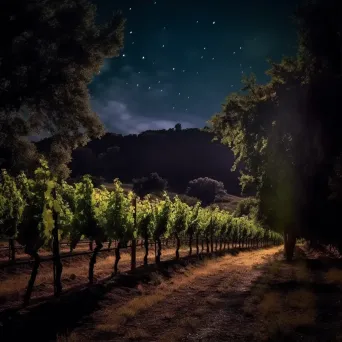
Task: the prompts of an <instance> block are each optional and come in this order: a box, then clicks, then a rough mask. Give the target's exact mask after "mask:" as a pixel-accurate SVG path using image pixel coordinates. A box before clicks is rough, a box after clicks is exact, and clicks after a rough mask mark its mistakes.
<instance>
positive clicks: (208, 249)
mask: <svg viewBox="0 0 342 342" xmlns="http://www.w3.org/2000/svg"><path fill="white" fill-rule="evenodd" d="M206 240H207V253H208V254H209V253H210V246H209V242H210V241H209V239H208V238H206Z"/></svg>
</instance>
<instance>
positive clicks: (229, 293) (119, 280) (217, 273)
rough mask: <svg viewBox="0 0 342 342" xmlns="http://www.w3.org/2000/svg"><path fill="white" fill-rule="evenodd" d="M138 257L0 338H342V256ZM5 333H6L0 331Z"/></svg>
mask: <svg viewBox="0 0 342 342" xmlns="http://www.w3.org/2000/svg"><path fill="white" fill-rule="evenodd" d="M219 254H220V253H217V254H216V255H213V256H211V257H209V258H205V259H203V260H200V259H198V258H196V256H193V257H184V258H182V259H181V260H179V261H175V260H169V261H164V262H163V263H162V264H161V265H159V266H156V265H150V266H149V267H148V268H143V267H140V268H138V269H137V270H136V271H135V272H128V273H126V274H122V275H121V276H119V277H116V278H115V279H111V280H109V281H106V282H105V283H103V284H98V285H95V287H91V288H90V287H89V288H87V289H86V290H83V291H79V292H74V293H71V294H70V295H64V296H62V297H61V298H60V299H58V300H54V301H48V302H46V303H45V304H41V305H39V306H37V307H32V308H30V309H28V310H27V312H23V311H21V312H20V313H16V314H13V316H12V317H11V318H10V319H8V318H7V319H6V320H2V319H1V317H0V327H3V329H2V330H1V329H0V337H3V339H2V340H4V341H9V340H22V339H23V338H24V337H26V338H30V339H31V338H32V339H34V340H35V341H58V342H62V341H70V342H73V341H124V342H125V341H145V342H147V341H149V342H154V341H158V342H159V341H160V342H163V341H168V342H169V341H170V342H172V341H212V342H214V341H215V342H221V341H222V342H223V341H306V342H309V341H310V342H311V341H317V342H320V341H342V325H341V322H342V310H341V305H342V259H341V258H336V256H335V255H333V256H332V255H329V252H327V251H322V252H314V251H310V250H308V249H307V248H305V247H304V246H299V247H297V250H296V258H295V260H294V261H293V262H292V263H288V262H286V261H284V258H283V252H282V247H272V248H267V249H264V250H250V251H242V252H241V251H238V250H233V251H231V254H226V255H223V254H221V255H219ZM1 333H2V335H1Z"/></svg>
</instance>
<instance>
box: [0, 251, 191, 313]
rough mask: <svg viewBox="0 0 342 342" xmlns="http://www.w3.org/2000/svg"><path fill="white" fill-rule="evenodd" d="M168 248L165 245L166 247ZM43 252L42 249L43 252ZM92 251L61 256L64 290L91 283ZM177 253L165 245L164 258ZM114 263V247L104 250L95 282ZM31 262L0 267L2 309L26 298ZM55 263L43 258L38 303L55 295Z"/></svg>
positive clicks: (125, 259)
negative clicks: (90, 252) (110, 249)
mask: <svg viewBox="0 0 342 342" xmlns="http://www.w3.org/2000/svg"><path fill="white" fill-rule="evenodd" d="M88 248H89V247H88V246H87V245H86V246H81V247H80V248H79V249H77V251H76V252H80V251H87V250H88ZM164 248H166V247H164ZM144 253H145V252H144V249H143V248H138V249H137V256H136V257H137V267H139V266H141V265H143V257H144ZM188 253H189V252H188V248H187V247H182V248H181V250H180V255H181V256H186V255H187V254H188ZM40 254H41V255H44V252H43V253H40ZM90 256H91V255H90V254H89V255H84V256H74V257H70V258H64V259H62V264H63V272H62V285H63V290H64V291H65V290H70V289H72V288H78V287H80V286H84V285H86V284H87V283H88V271H89V260H90ZM174 257H175V249H174V248H166V249H165V250H163V251H162V257H161V259H162V260H169V259H172V258H174ZM154 259H155V254H154V248H151V250H150V251H149V257H148V262H149V263H154ZM130 260H131V256H130V249H126V250H125V249H123V250H122V252H121V260H120V262H119V271H120V272H127V271H128V270H130V267H131V261H130ZM113 267H114V251H110V252H106V251H102V252H101V253H100V254H99V255H98V258H97V263H96V264H95V270H94V276H95V282H99V281H102V280H104V279H106V278H108V277H110V276H111V275H112V273H113ZM31 268H32V266H31V265H30V264H26V265H15V264H14V265H13V266H9V267H6V268H3V269H1V270H0V311H1V310H4V309H7V308H8V307H13V306H18V305H20V304H21V302H22V300H23V296H24V293H25V289H26V287H27V284H28V280H29V278H30V274H31ZM53 291H54V288H53V263H52V261H47V262H42V263H41V265H40V268H39V272H38V275H37V278H36V282H35V286H34V289H33V293H32V302H33V303H36V302H38V301H39V300H42V299H44V298H46V297H49V296H52V295H53Z"/></svg>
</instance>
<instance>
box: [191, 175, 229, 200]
mask: <svg viewBox="0 0 342 342" xmlns="http://www.w3.org/2000/svg"><path fill="white" fill-rule="evenodd" d="M186 194H187V195H188V196H191V197H195V198H198V199H199V200H200V201H201V202H202V203H203V205H209V204H211V203H213V202H214V201H215V199H217V198H218V197H220V196H223V195H226V194H227V193H226V190H225V188H224V185H223V183H222V182H219V181H217V180H215V179H212V178H209V177H200V178H197V179H194V180H192V181H190V182H189V184H188V188H187V190H186Z"/></svg>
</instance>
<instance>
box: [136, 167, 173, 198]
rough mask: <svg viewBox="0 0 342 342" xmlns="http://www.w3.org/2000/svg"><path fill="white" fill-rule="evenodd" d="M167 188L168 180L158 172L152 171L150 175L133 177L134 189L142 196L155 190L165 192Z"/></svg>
mask: <svg viewBox="0 0 342 342" xmlns="http://www.w3.org/2000/svg"><path fill="white" fill-rule="evenodd" d="M166 188H167V181H166V180H165V179H164V178H162V177H160V176H159V175H158V173H156V172H154V173H151V174H150V175H149V176H148V177H142V178H138V179H133V191H134V192H135V193H136V194H137V195H138V196H140V197H144V196H146V195H147V194H150V193H153V192H163V191H164V190H165V189H166Z"/></svg>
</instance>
